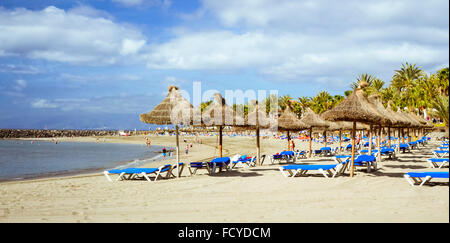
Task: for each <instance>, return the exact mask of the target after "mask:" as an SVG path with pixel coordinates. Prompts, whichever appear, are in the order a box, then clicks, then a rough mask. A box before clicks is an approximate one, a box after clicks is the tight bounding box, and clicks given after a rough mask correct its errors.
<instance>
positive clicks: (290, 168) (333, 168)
mask: <svg viewBox="0 0 450 243" xmlns="http://www.w3.org/2000/svg"><path fill="white" fill-rule="evenodd" d="M344 163H345V162H342V163H339V164H333V165H329V164H328V165H285V166H280V167H279V170H280V172H281V174H283V176H284V177H292V178H293V177H295V176H302V175H305V174H306V173H308V172H309V171H314V170H317V171H319V172H320V173H321V174H322V175H323V176H325V177H326V178H330V177H331V178H334V177H335V176H336V175H337V174H339V173H340V172H342V171H341V168H342V166H343V165H344ZM285 172H287V173H288V174H286V173H285ZM327 173H328V175H327Z"/></svg>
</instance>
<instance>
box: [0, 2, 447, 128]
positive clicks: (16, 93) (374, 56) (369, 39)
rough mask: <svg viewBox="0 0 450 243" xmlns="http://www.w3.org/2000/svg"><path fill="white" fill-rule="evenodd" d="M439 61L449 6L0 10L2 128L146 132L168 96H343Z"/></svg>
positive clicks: (103, 5)
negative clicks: (372, 79)
mask: <svg viewBox="0 0 450 243" xmlns="http://www.w3.org/2000/svg"><path fill="white" fill-rule="evenodd" d="M448 53H449V1H447V0H427V1H423V0H392V1H388V0H377V1H371V0H368V1H360V0H342V1H332V0H305V1H301V0H299V1H288V0H245V1H242V0H226V1H219V0H192V1H191V0H92V1H87V0H78V1H66V0H53V1H50V0H48V1H37V0H1V1H0V114H1V115H0V128H13V129H148V128H150V127H151V126H150V125H148V124H145V123H142V122H140V120H139V114H141V113H146V112H149V111H151V110H152V109H153V108H154V107H155V106H156V105H157V104H159V102H161V101H162V100H163V99H164V98H165V96H166V95H167V90H168V87H169V85H176V86H178V87H179V88H180V89H182V90H186V91H187V92H188V93H189V94H192V93H193V83H194V82H200V84H201V90H202V92H203V91H206V90H217V91H219V92H220V93H222V94H224V93H225V91H226V90H243V91H246V90H255V91H256V90H267V92H269V90H277V92H278V94H279V95H290V96H292V97H293V98H297V97H301V96H308V97H312V96H315V95H316V94H317V93H319V92H320V91H327V92H328V93H330V94H331V95H337V94H339V95H343V93H344V92H345V91H346V90H349V89H350V84H351V83H352V82H354V81H355V80H356V78H357V77H358V76H359V75H361V74H362V73H368V74H371V75H374V76H377V77H378V78H381V79H382V80H384V81H385V82H386V85H388V84H389V82H390V79H391V78H392V76H393V74H394V71H395V70H398V69H400V67H401V65H402V64H404V63H406V62H408V63H414V64H416V65H417V66H419V67H421V68H422V69H423V70H424V71H426V72H427V73H435V72H436V71H437V70H439V69H441V68H444V67H448V65H449V54H448ZM192 99H193V98H191V100H190V101H191V102H192ZM207 99H209V98H208V97H204V100H207ZM204 100H202V101H204ZM227 103H232V101H227ZM194 105H195V104H194Z"/></svg>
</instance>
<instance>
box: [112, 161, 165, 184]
mask: <svg viewBox="0 0 450 243" xmlns="http://www.w3.org/2000/svg"><path fill="white" fill-rule="evenodd" d="M171 170H172V165H170V164H168V165H163V166H160V167H158V168H126V169H117V170H108V171H104V172H103V174H104V175H105V176H106V179H108V181H111V182H112V179H111V177H110V176H109V175H110V174H119V177H118V178H117V179H116V180H117V181H119V180H132V179H142V178H145V179H146V180H147V181H152V180H151V179H150V175H152V174H154V175H155V178H154V179H153V181H156V180H157V179H158V178H159V177H162V173H164V172H165V173H166V175H165V176H164V177H165V178H169V176H170V175H171Z"/></svg>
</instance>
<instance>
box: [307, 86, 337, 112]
mask: <svg viewBox="0 0 450 243" xmlns="http://www.w3.org/2000/svg"><path fill="white" fill-rule="evenodd" d="M332 105H333V96H331V95H330V94H329V93H328V92H326V91H321V92H319V93H318V94H317V95H316V96H314V97H313V98H312V99H311V106H310V107H311V109H312V110H313V111H314V112H315V113H316V114H321V113H322V112H325V111H327V110H328V109H330V108H331V107H332Z"/></svg>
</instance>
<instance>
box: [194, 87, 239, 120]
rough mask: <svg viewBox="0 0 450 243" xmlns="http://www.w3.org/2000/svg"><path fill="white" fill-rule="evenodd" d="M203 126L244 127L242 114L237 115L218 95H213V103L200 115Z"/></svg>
mask: <svg viewBox="0 0 450 243" xmlns="http://www.w3.org/2000/svg"><path fill="white" fill-rule="evenodd" d="M201 124H202V125H203V126H246V124H245V119H244V116H243V114H238V113H237V112H235V111H234V110H233V108H232V107H230V106H228V105H227V104H226V102H225V99H224V98H222V95H220V94H219V93H215V94H214V102H213V103H212V104H211V105H210V106H209V107H207V108H206V110H205V111H204V112H203V113H202V122H201Z"/></svg>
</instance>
